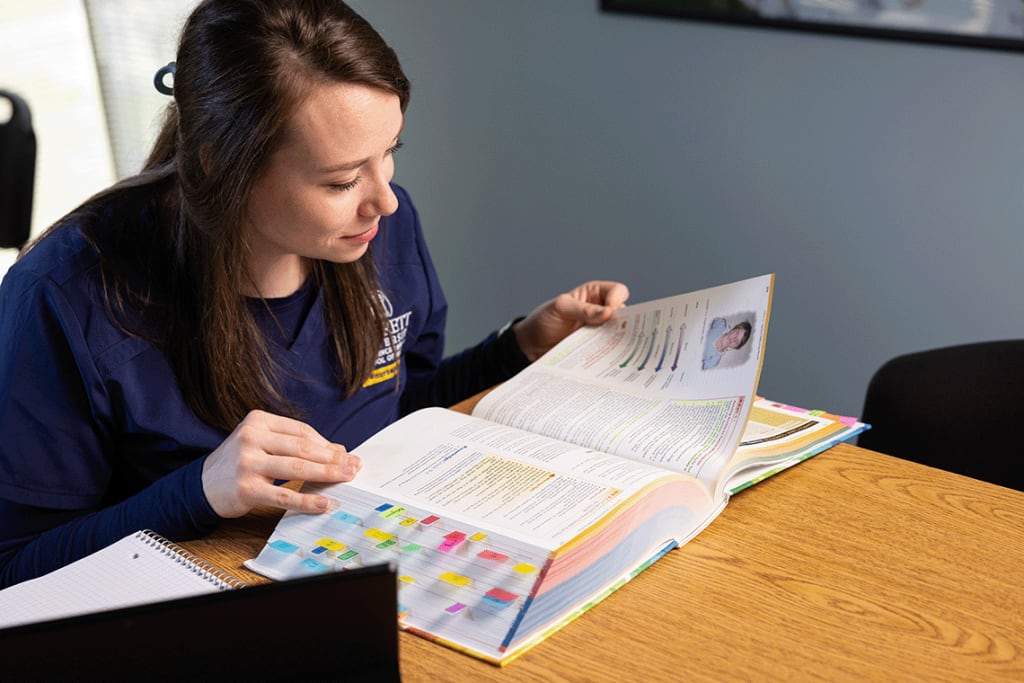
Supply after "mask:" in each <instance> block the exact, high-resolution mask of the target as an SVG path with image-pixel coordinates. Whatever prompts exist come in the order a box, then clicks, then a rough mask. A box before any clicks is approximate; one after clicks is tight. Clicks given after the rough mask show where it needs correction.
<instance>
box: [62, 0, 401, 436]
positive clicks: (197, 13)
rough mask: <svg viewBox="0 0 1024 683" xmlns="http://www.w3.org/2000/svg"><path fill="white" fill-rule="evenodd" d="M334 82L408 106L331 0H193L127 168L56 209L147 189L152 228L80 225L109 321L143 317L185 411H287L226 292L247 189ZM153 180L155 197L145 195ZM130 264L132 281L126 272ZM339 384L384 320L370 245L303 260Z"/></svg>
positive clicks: (389, 59)
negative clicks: (291, 127)
mask: <svg viewBox="0 0 1024 683" xmlns="http://www.w3.org/2000/svg"><path fill="white" fill-rule="evenodd" d="M325 82H350V83H359V84H363V85H369V86H372V87H377V88H381V89H384V90H386V91H388V92H391V93H394V94H396V95H398V97H399V100H400V104H401V108H402V110H403V111H405V108H406V106H407V104H408V100H409V84H408V81H407V80H406V78H405V76H404V74H403V73H402V69H401V66H400V64H399V61H398V58H397V56H396V55H395V53H394V51H393V50H392V49H391V48H390V47H388V45H387V44H386V43H385V42H384V40H383V39H382V38H381V37H380V35H379V34H378V33H377V32H376V31H375V30H374V29H373V28H372V27H371V26H370V25H369V24H368V23H367V22H366V21H365V20H364V19H363V18H362V17H360V16H359V15H358V14H357V13H355V12H354V11H353V10H352V9H351V8H349V7H348V6H347V5H345V4H344V3H343V2H340V1H339V0H204V1H203V2H201V3H200V4H199V5H198V7H196V9H195V10H194V11H193V12H192V14H191V15H190V16H189V18H188V20H187V21H186V23H185V26H184V29H183V30H182V34H181V39H180V42H179V45H178V52H177V56H176V62H175V72H174V85H173V97H174V101H173V102H172V103H171V104H169V105H168V108H167V111H166V113H165V116H164V121H163V125H162V128H161V130H160V132H159V134H158V136H157V139H156V142H155V144H154V146H153V149H152V151H151V153H150V155H149V158H148V159H147V160H146V162H145V164H144V167H143V170H142V172H141V173H139V174H138V175H136V176H133V177H130V178H127V179H125V180H123V181H121V182H120V183H118V184H116V185H114V186H113V187H112V188H110V189H108V190H106V191H104V192H102V193H100V194H98V195H97V196H95V197H93V198H91V199H90V200H89V201H87V202H86V203H85V204H84V205H83V206H82V207H79V209H77V210H76V211H75V212H72V214H69V215H70V216H75V215H82V214H95V213H97V212H98V211H99V210H100V208H101V207H102V206H103V205H104V204H106V203H107V202H108V201H110V200H116V199H117V198H119V197H120V198H127V197H131V196H135V195H136V194H137V193H138V192H139V191H140V188H149V190H150V192H148V193H145V194H147V196H149V195H153V194H156V195H158V196H159V200H158V202H157V204H158V206H156V207H155V208H154V210H156V211H157V212H158V213H159V214H160V216H161V219H160V220H158V221H155V223H157V224H159V228H158V231H159V232H160V234H147V235H143V234H138V232H139V231H138V229H137V226H136V227H135V229H134V230H133V229H132V228H133V226H132V224H131V222H130V221H129V222H126V223H123V224H122V223H119V222H118V221H113V222H110V221H102V220H101V221H86V222H85V225H86V235H87V237H88V238H89V239H90V240H91V241H92V242H93V243H94V244H95V245H96V247H97V249H98V250H99V251H100V254H101V258H102V273H103V278H104V291H105V295H106V300H107V305H108V309H109V310H110V311H111V313H112V315H114V317H115V319H116V320H117V321H118V322H119V324H121V325H122V326H124V327H125V328H126V329H128V330H129V331H131V332H132V333H135V334H140V335H141V334H144V332H143V329H144V328H145V329H152V327H151V326H149V325H143V326H139V325H136V324H135V323H134V322H133V316H132V314H131V313H130V311H131V310H132V309H136V310H138V309H139V308H142V309H143V310H145V311H147V314H146V316H145V317H146V318H147V319H149V320H150V321H152V320H153V319H154V318H156V319H159V320H160V321H161V324H160V326H159V329H160V332H159V334H160V337H161V338H160V339H158V340H155V341H157V342H158V343H159V344H160V345H161V346H162V348H163V349H164V351H165V353H166V355H167V358H168V360H169V361H170V363H171V365H172V367H173V368H174V371H175V373H176V375H177V377H178V381H179V383H180V386H181V389H182V392H183V394H184V397H185V399H186V401H187V402H188V404H189V406H190V407H191V408H192V409H193V410H194V411H195V413H196V414H197V415H198V416H199V417H200V418H201V419H202V420H203V421H205V422H207V423H209V424H211V425H214V426H218V427H221V428H223V429H226V430H230V429H232V428H233V427H234V425H236V424H237V423H238V421H239V420H241V419H242V417H244V415H245V414H246V413H247V412H248V411H249V410H251V409H253V408H265V409H272V410H276V411H279V412H284V413H286V414H294V410H293V409H292V407H291V406H290V405H289V404H288V402H287V400H286V398H285V397H284V396H282V395H281V393H280V391H279V387H278V380H277V377H278V374H279V372H280V370H279V368H277V367H275V365H274V363H273V361H272V358H271V355H270V353H269V350H268V348H267V346H266V342H265V341H264V339H263V337H262V335H261V334H260V332H259V329H258V327H257V325H256V323H255V321H254V319H253V317H252V314H251V312H250V310H249V307H248V305H247V302H246V297H245V296H243V294H242V292H243V291H245V289H246V285H248V284H249V283H250V280H249V275H248V273H247V272H246V271H245V253H246V245H245V241H244V234H243V230H242V227H243V223H244V220H245V212H246V207H247V205H248V200H249V195H250V192H251V190H252V188H253V185H254V183H255V182H256V181H257V180H258V179H259V177H260V175H261V173H262V172H263V170H264V168H265V165H266V163H267V160H268V158H269V157H270V155H271V154H272V153H273V152H274V151H275V149H276V148H277V146H278V145H279V144H280V141H281V138H282V136H283V134H284V128H285V125H286V123H287V121H288V120H289V118H290V116H291V114H292V113H293V112H294V111H295V109H296V107H297V106H298V105H299V103H301V102H302V101H303V100H304V98H306V97H307V96H308V95H309V94H310V93H311V92H312V91H313V90H314V88H316V86H317V85H318V84H322V83H325ZM153 190H155V192H153ZM140 273H141V274H142V275H143V276H141V277H140ZM312 277H314V278H316V281H317V284H318V285H319V287H320V289H321V292H322V297H323V304H324V306H323V308H324V311H325V317H326V323H327V325H328V326H329V329H330V330H331V333H332V337H333V341H334V346H335V351H336V354H337V359H338V373H339V381H340V383H341V386H342V387H344V390H345V392H346V394H347V395H351V394H353V393H355V392H356V391H357V390H358V389H359V388H360V386H362V384H363V383H364V382H365V381H366V379H367V378H368V377H369V374H370V373H371V372H372V370H373V366H374V361H375V360H376V357H377V352H378V350H379V349H380V347H381V344H382V342H383V339H384V334H385V323H386V316H385V314H384V312H383V310H382V307H381V304H380V302H379V299H378V297H377V287H378V278H377V274H376V272H375V269H374V261H373V258H372V254H370V253H367V254H366V255H365V256H364V257H363V258H361V259H359V260H358V261H356V262H353V263H341V264H336V263H329V262H323V261H319V262H315V263H314V264H313V275H312Z"/></svg>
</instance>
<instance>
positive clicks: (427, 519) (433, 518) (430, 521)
mask: <svg viewBox="0 0 1024 683" xmlns="http://www.w3.org/2000/svg"><path fill="white" fill-rule="evenodd" d="M439 519H441V518H440V517H438V516H437V515H430V516H429V517H424V518H423V519H421V520H420V524H425V525H426V526H430V525H431V524H433V523H434V522H436V521H437V520H439Z"/></svg>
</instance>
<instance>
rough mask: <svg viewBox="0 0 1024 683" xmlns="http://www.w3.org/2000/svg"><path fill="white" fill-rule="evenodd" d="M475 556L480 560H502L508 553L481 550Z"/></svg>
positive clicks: (506, 557)
mask: <svg viewBox="0 0 1024 683" xmlns="http://www.w3.org/2000/svg"><path fill="white" fill-rule="evenodd" d="M476 556H477V557H479V558H480V559H481V560H488V561H490V562H504V561H505V560H507V559H508V555H502V554H501V553H499V552H495V551H494V550H481V551H480V552H478V553H477V554H476Z"/></svg>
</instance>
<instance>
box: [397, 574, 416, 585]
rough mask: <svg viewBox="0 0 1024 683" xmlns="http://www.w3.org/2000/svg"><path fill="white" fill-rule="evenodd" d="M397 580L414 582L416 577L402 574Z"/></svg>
mask: <svg viewBox="0 0 1024 683" xmlns="http://www.w3.org/2000/svg"><path fill="white" fill-rule="evenodd" d="M398 580H399V581H401V582H402V583H416V579H414V578H412V577H411V576H408V575H406V574H402V575H401V576H399V577H398Z"/></svg>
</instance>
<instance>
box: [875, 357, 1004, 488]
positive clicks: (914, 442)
mask: <svg viewBox="0 0 1024 683" xmlns="http://www.w3.org/2000/svg"><path fill="white" fill-rule="evenodd" d="M1022 388H1024V339H1017V340H1004V341H989V342H978V343H974V344H964V345H960V346H949V347H944V348H938V349H932V350H928V351H921V352H917V353H911V354H907V355H903V356H898V357H896V358H893V359H892V360H890V361H889V362H887V363H885V364H884V365H883V366H882V367H881V368H879V369H878V371H877V372H876V373H875V374H874V376H873V377H872V379H871V382H870V384H869V385H868V390H867V394H866V396H865V400H864V410H863V413H862V417H861V419H863V420H864V421H865V422H867V423H869V424H870V425H871V429H870V430H869V431H867V432H864V433H863V434H861V435H860V437H859V438H858V440H857V444H858V445H859V446H863V447H864V448H869V449H871V450H875V451H880V452H882V453H887V454H889V455H895V456H898V457H900V458H904V459H906V460H913V461H915V462H919V463H922V464H925V465H931V466H932V467H938V468H941V469H944V470H948V471H951V472H957V473H959V474H963V475H966V476H969V477H973V478H975V479H982V480H984V481H989V482H992V483H995V484H999V485H1001V486H1006V487H1009V488H1013V489H1017V490H1024V475H1022V474H1021V464H1022V462H1024V439H1022V438H1021V430H1022V428H1024V396H1022Z"/></svg>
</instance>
